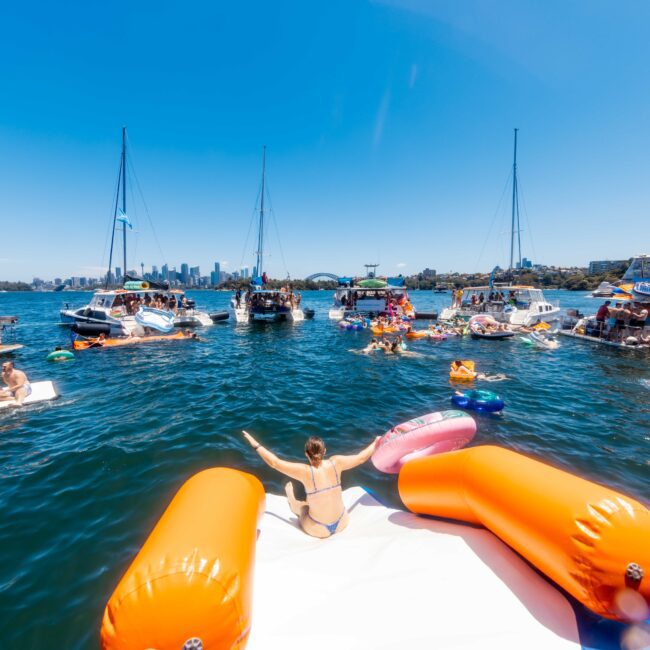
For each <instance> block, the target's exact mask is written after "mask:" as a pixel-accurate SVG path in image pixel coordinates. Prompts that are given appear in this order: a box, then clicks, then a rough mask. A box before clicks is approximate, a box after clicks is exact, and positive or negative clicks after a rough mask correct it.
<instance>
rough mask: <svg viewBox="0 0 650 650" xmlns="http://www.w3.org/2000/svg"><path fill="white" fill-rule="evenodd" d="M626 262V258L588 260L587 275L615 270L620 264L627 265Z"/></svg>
mask: <svg viewBox="0 0 650 650" xmlns="http://www.w3.org/2000/svg"><path fill="white" fill-rule="evenodd" d="M627 264H628V260H601V261H598V262H589V275H597V274H599V273H607V272H608V271H615V270H617V269H618V268H619V267H621V266H627Z"/></svg>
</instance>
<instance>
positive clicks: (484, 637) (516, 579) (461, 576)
mask: <svg viewBox="0 0 650 650" xmlns="http://www.w3.org/2000/svg"><path fill="white" fill-rule="evenodd" d="M344 501H345V503H346V505H347V507H348V508H349V510H350V513H351V516H350V523H349V525H348V527H347V528H346V530H345V531H343V532H342V533H340V534H337V535H335V536H334V537H333V538H331V539H327V540H318V539H314V538H310V537H308V536H307V535H305V534H304V533H303V532H301V531H300V530H299V529H298V527H297V520H296V517H295V516H294V515H293V514H292V513H291V512H290V510H289V507H288V505H287V502H286V499H285V498H284V497H280V496H275V495H267V510H266V512H265V514H264V516H263V518H262V520H261V524H260V535H259V539H258V544H257V553H256V554H257V557H256V561H255V586H254V590H253V593H254V604H253V625H252V631H251V635H250V641H249V643H248V646H247V650H268V649H269V648H282V649H283V650H304V648H309V650H332V649H333V648H336V650H348V649H349V650H364V649H368V650H370V649H372V650H379V649H388V648H390V649H393V648H412V649H413V648H416V649H419V648H422V649H424V648H427V649H429V648H454V649H456V650H458V649H463V650H467V649H469V648H476V649H477V650H479V649H480V650H485V649H486V648H498V649H499V650H506V649H512V650H515V649H516V650H521V648H526V649H527V650H531V649H539V650H552V649H555V648H580V647H582V646H581V644H580V640H579V634H578V624H577V621H576V615H575V613H574V609H573V607H572V606H571V604H570V603H569V601H568V600H567V599H566V597H565V596H564V595H563V594H562V593H561V592H560V591H559V590H558V589H557V588H556V587H555V586H553V585H552V584H551V583H550V582H548V581H547V580H546V579H545V578H543V577H542V576H541V575H540V574H539V573H537V572H536V571H534V570H533V569H532V568H531V567H530V566H529V565H528V564H527V563H526V562H524V561H523V560H522V559H521V558H520V557H519V556H518V555H517V554H516V553H514V552H513V551H512V550H511V549H510V548H509V547H508V546H506V545H505V544H504V543H503V542H501V541H500V540H499V539H498V538H497V537H496V536H494V535H493V534H492V533H490V532H489V531H487V530H484V529H479V528H475V527H472V526H465V525H461V524H454V523H448V522H442V521H438V520H434V519H428V518H423V517H418V516H416V515H414V514H411V513H408V512H405V511H402V510H393V509H391V508H386V507H385V506H383V505H381V504H380V503H379V502H378V501H376V500H375V499H374V498H373V497H372V496H371V495H370V494H368V493H367V492H365V491H364V490H363V489H361V488H351V489H348V490H345V492H344ZM292 524H293V525H292Z"/></svg>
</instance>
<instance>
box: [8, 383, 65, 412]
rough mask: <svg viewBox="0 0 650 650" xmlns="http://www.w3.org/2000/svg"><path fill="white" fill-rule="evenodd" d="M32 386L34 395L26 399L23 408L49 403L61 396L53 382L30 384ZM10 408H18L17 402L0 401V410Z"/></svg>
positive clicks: (11, 400) (12, 400)
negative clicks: (29, 405)
mask: <svg viewBox="0 0 650 650" xmlns="http://www.w3.org/2000/svg"><path fill="white" fill-rule="evenodd" d="M30 384H31V387H32V394H31V395H28V396H27V397H26V398H25V400H24V401H23V406H27V405H28V404H35V403H37V402H47V401H49V400H52V399H56V398H57V397H58V396H59V394H58V393H57V392H56V389H55V388H54V384H53V383H52V382H51V381H35V382H30ZM10 406H16V400H14V399H10V400H0V409H4V408H9V407H10Z"/></svg>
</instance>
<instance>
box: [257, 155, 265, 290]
mask: <svg viewBox="0 0 650 650" xmlns="http://www.w3.org/2000/svg"><path fill="white" fill-rule="evenodd" d="M265 183H266V145H264V149H263V150H262V199H261V201H260V227H259V231H258V235H257V264H256V268H257V275H258V277H260V278H261V277H262V273H263V270H262V265H263V264H264V192H265Z"/></svg>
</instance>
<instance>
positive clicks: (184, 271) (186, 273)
mask: <svg viewBox="0 0 650 650" xmlns="http://www.w3.org/2000/svg"><path fill="white" fill-rule="evenodd" d="M180 281H181V282H182V283H183V284H187V283H188V282H189V281H190V267H189V265H188V264H186V263H183V264H181V277H180Z"/></svg>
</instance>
